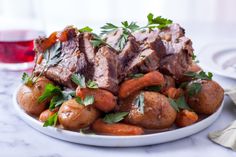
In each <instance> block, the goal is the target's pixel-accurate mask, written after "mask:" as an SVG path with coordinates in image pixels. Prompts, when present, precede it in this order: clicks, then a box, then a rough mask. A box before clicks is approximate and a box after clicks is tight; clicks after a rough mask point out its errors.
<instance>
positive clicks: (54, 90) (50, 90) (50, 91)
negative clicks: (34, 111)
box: [38, 83, 61, 103]
mask: <svg viewBox="0 0 236 157" xmlns="http://www.w3.org/2000/svg"><path fill="white" fill-rule="evenodd" d="M58 94H61V89H60V88H59V87H57V86H54V85H53V84H50V83H49V84H47V85H46V87H45V90H44V92H43V94H42V95H41V96H40V97H39V98H38V102H39V103H41V102H43V101H45V100H47V99H49V98H51V97H52V96H54V95H58Z"/></svg>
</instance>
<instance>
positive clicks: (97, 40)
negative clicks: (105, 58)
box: [90, 33, 109, 48]
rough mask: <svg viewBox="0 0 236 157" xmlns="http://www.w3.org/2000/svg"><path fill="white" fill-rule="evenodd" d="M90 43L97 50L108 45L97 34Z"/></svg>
mask: <svg viewBox="0 0 236 157" xmlns="http://www.w3.org/2000/svg"><path fill="white" fill-rule="evenodd" d="M90 42H91V44H92V45H93V47H94V48H97V47H99V46H101V45H107V43H106V42H105V41H104V40H103V39H102V38H101V37H99V36H98V35H97V34H95V33H93V39H92V40H90ZM108 46H109V45H108Z"/></svg>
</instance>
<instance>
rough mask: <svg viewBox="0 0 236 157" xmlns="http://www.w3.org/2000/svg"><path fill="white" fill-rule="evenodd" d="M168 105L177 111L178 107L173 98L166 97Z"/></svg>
mask: <svg viewBox="0 0 236 157" xmlns="http://www.w3.org/2000/svg"><path fill="white" fill-rule="evenodd" d="M168 100H169V103H170V105H171V106H172V107H173V108H174V109H175V110H176V111H177V112H179V107H178V104H177V103H176V102H175V100H174V99H171V98H168Z"/></svg>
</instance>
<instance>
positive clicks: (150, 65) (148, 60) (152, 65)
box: [126, 48, 160, 75]
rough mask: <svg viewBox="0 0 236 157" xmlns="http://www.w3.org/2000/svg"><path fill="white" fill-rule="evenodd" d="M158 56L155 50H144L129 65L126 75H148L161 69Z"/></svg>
mask: <svg viewBox="0 0 236 157" xmlns="http://www.w3.org/2000/svg"><path fill="white" fill-rule="evenodd" d="M159 60H160V58H159V57H158V54H157V52H156V51H155V50H153V49H150V48H148V49H144V50H143V51H141V52H140V53H139V55H138V56H136V57H135V58H134V59H133V60H132V61H131V62H130V64H129V66H128V68H127V70H126V74H127V75H129V74H135V73H147V72H150V71H154V70H156V69H157V68H158V67H159Z"/></svg>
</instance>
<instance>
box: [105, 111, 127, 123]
mask: <svg viewBox="0 0 236 157" xmlns="http://www.w3.org/2000/svg"><path fill="white" fill-rule="evenodd" d="M128 114H129V112H117V113H109V114H106V116H105V117H104V118H103V119H102V120H103V121H104V122H106V123H108V124H113V123H118V122H120V121H122V120H123V119H124V117H125V116H127V115H128Z"/></svg>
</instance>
